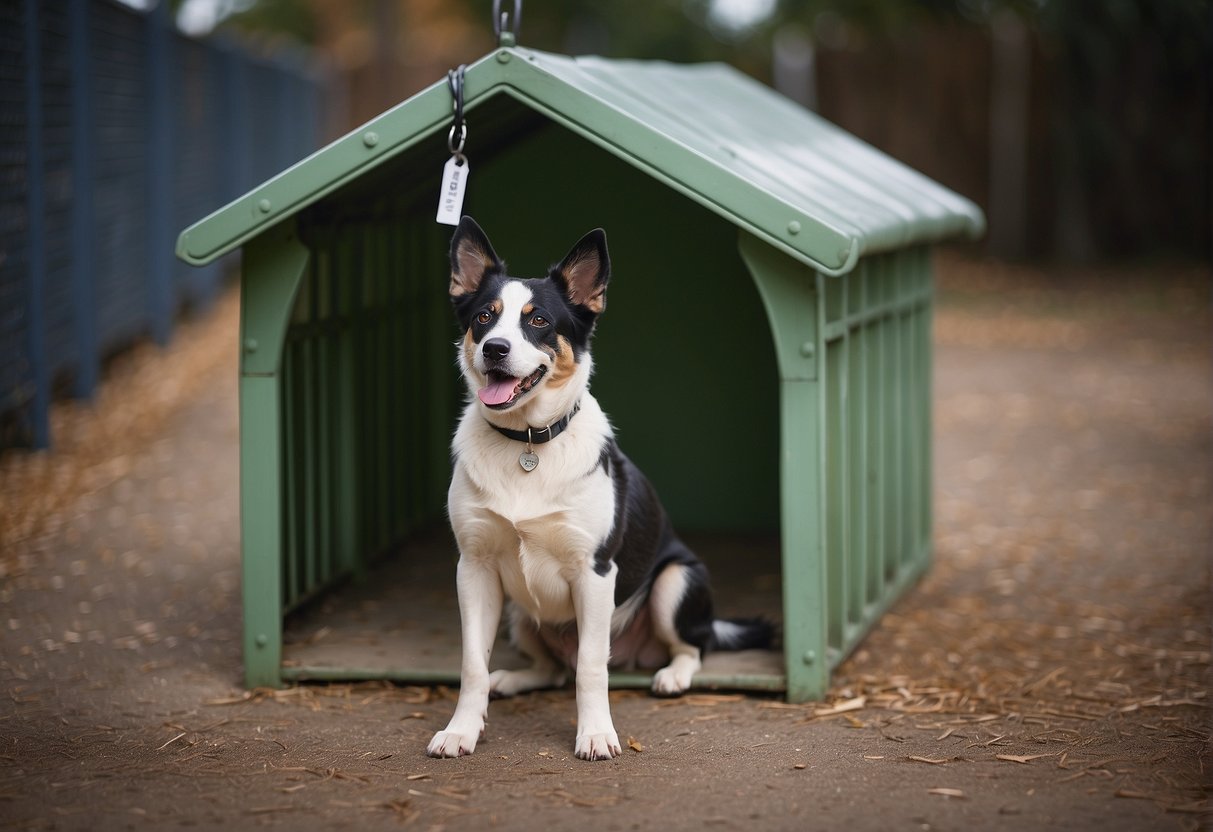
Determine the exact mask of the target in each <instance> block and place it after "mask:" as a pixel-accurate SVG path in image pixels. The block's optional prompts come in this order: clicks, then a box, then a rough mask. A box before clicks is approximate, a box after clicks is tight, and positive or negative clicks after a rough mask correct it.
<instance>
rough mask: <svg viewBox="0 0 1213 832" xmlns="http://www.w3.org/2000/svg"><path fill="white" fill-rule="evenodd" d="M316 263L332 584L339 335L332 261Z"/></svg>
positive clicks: (323, 484)
mask: <svg viewBox="0 0 1213 832" xmlns="http://www.w3.org/2000/svg"><path fill="white" fill-rule="evenodd" d="M316 263H317V267H316V270H315V274H316V294H317V295H318V296H319V299H320V304H319V317H320V319H321V321H322V322H323V323H324V327H323V332H324V335H323V336H322V337H321V339H320V342H319V344H318V351H319V356H318V360H317V366H318V373H319V382H318V384H319V388H320V412H319V414H318V418H319V448H318V449H317V451H318V454H319V463H320V466H319V469H318V471H317V475H318V477H319V483H318V486H319V495H318V502H319V510H318V511H317V520H318V526H319V528H318V533H317V539H318V540H319V543H320V546H319V563H318V564H317V568H318V570H319V571H320V574H321V575H322V576H323V577H322V580H324V581H325V582H328V581H331V580H332V579H333V578H335V577H336V569H335V568H334V565H333V539H334V533H333V513H334V511H333V457H334V441H333V440H334V431H333V396H334V394H335V393H336V392H337V385H336V383H335V379H334V378H333V352H334V349H335V346H336V345H335V341H336V339H337V337H338V336H337V333H336V332H334V331H333V329H332V324H333V320H334V318H335V314H336V312H335V309H334V304H333V275H332V272H331V270H330V269H329V261H328V258H327V257H317V258H316Z"/></svg>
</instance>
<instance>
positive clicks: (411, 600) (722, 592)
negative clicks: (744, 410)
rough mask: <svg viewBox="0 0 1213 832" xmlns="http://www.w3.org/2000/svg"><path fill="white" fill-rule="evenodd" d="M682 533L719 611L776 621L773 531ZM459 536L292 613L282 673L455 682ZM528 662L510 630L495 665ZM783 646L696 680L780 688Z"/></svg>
mask: <svg viewBox="0 0 1213 832" xmlns="http://www.w3.org/2000/svg"><path fill="white" fill-rule="evenodd" d="M683 539H684V540H686V542H687V543H688V544H689V545H690V546H691V548H692V549H694V550H695V552H696V553H697V554H698V555H699V556H700V557H701V558H702V559H703V560H704V562H705V563H706V564H707V566H708V569H709V570H710V572H711V575H712V586H713V591H714V594H715V599H716V615H717V616H718V617H721V618H731V617H753V616H756V615H763V616H766V617H768V618H770V619H772V620H773V621H776V622H778V621H779V619H780V609H781V605H780V564H779V541H778V537H777V536H776V535H773V534H772V535H742V534H692V535H683ZM456 558H457V555H456V550H455V544H454V541H453V539H452V537H451V534H450V532H449V531H448V530H446V529H445V528H440V529H437V530H435V531H432V532H428V533H425V534H423V535H419V536H416V537H414V538H412V539H411V540H409V541H408V542H407V543H406V544H404V545H403V546H402V547H400V549H399V551H398V552H395V553H393V554H392V555H391V556H389V557H386V558H384V559H383V560H382V561H380V562H379V563H377V564H376V565H374V566H372V567H371V568H370V569H369V570H368V571H367V573H366V575H365V576H364V577H363V578H360V579H355V580H352V581H350V582H349V583H348V584H346V585H345V586H343V587H341V588H339V589H338V590H336V591H334V592H332V593H329V594H327V595H325V596H323V597H322V598H320V599H318V600H317V601H315V602H313V603H312V604H310V605H308V606H306V607H305V608H304V609H303V610H301V611H300V612H298V613H295V614H293V615H291V616H290V617H288V619H287V622H286V632H285V634H284V645H283V667H282V675H283V677H284V678H287V679H294V680H351V679H391V680H395V681H410V682H425V683H440V684H454V683H457V682H458V681H459V661H460V636H459V605H458V602H457V600H456V597H455V562H456ZM522 666H525V660H524V659H523V658H522V657H521V656H520V655H519V654H518V653H517V652H515V651H514V650H513V648H511V646H510V645H509V643H508V641H507V640H506V638H505V637H504V634H502V635H500V636H499V637H498V639H497V645H496V647H495V648H494V650H493V661H492V662H491V667H493V668H499V667H504V668H515V667H522ZM651 678H652V672H651V671H648V672H615V673H613V674H612V677H611V683H612V686H614V687H648V685H649V682H650V680H651ZM785 686H786V677H785V675H784V668H783V654H782V652H780V651H779V650H742V651H738V652H716V653H711V654H709V655H708V657H707V659H706V660H705V661H704V664H703V668H702V670H700V672H699V673H698V674H697V675H696V677H695V680H694V687H697V688H713V689H721V688H733V689H751V690H782V689H783V688H784V687H785Z"/></svg>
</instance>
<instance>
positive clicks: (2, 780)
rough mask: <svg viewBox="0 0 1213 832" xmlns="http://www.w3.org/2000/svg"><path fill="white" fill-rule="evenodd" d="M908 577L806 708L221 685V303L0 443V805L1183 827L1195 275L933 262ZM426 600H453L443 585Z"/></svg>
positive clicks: (103, 815)
mask: <svg viewBox="0 0 1213 832" xmlns="http://www.w3.org/2000/svg"><path fill="white" fill-rule="evenodd" d="M939 273H940V280H939V286H940V296H939V307H938V313H937V317H936V340H937V345H938V351H937V361H936V374H935V431H936V450H935V452H936V494H935V507H936V541H937V546H936V562H935V565H934V567H933V569H932V571H931V573H930V574H929V575H928V577H927V578H926V579H925V580H924V581H922V582H921V583H920V584H919V585H918V586H916V587H914V588H913V589H912V590H911V591H910V592H909V593H908V594H907V596H906V597H905V598H904V599H903V600H902V601H901V602H900V603H899V604H898V605H896V606H895V607H894V609H893V610H892V612H891V613H890V614H888V615H887V616H886V617H885V618H884V619H883V620H882V622H881V623H880V625H879V626H878V627H877V628H876V629H875V630H874V631H873V632H872V634H871V635H870V636H869V637H868V639H867V640H866V641H865V642H864V644H863V645H862V647H861V648H860V650H859V651H858V652H857V653H856V654H855V655H854V656H852V657H851V659H850V660H848V661H847V662H846V663H845V664H844V665H843V666H842V667H841V668H840V670H839V672H838V673H837V674H836V676H835V685H834V687H833V689H832V690H831V692H830V696H829V697H828V699H827V701H825V702H823V703H815V704H809V705H803V706H799V705H798V706H790V705H787V704H785V703H783V702H781V701H780V700H778V699H777V698H772V697H762V696H754V695H750V696H741V695H735V694H730V693H711V694H706V693H696V694H692V695H689V696H686V697H684V698H682V699H679V700H656V699H651V698H649V697H648V696H646V695H643V694H641V693H637V692H619V693H615V694H613V695H612V697H613V709H614V714H615V722H616V726H617V727H618V729H619V731H620V734H621V737H622V738H624V739H625V741H626V742H627V744H628V748H627V749H625V751H624V755H623V756H622V757H620V758H619V759H617V760H614V761H611V762H601V763H584V762H580V761H578V760H576V759H574V758H573V756H572V740H573V732H574V703H573V695H572V693H571V692H570V691H555V692H550V693H542V694H536V695H528V696H524V697H521V698H518V699H515V700H507V701H501V702H496V703H494V704H493V705H492V707H491V709H490V724H489V728H488V732H487V734H486V737H485V740H484V741H483V742H482V743H481V745H480V746H479V747H478V749H477V752H476V754H475V755H474V756H473V757H470V758H464V759H460V760H431V759H428V758H427V757H426V756H425V754H424V745H425V742H426V740H427V739H428V738H429V736H430V734H431V733H432V732H433V731H434V730H436V729H437V728H440V727H442V726H443V725H444V724H445V720H446V719H447V717H448V716H449V714H450V712H451V710H452V708H453V705H454V699H453V694H452V692H451V691H449V690H446V689H442V688H421V687H394V686H390V685H385V684H378V683H372V684H358V685H312V686H305V687H298V688H291V689H287V690H284V691H255V692H252V693H249V692H245V691H243V690H242V689H241V688H240V676H241V666H240V646H239V645H240V630H239V628H240V606H239V551H238V547H239V533H238V524H237V471H236V464H237V457H236V441H237V426H236V395H235V379H236V375H235V345H236V337H235V321H236V309H235V305H234V299H233V298H232V297H231V296H230V295H229V296H228V297H226V298H225V299H224V300H222V301H221V302H220V303H219V305H218V307H217V308H216V309H215V310H214V311H213V312H212V313H210V314H208V315H207V316H205V317H204V318H203V319H202V320H200V321H199V322H197V323H194V324H190V325H187V326H185V327H184V328H183V329H182V331H181V332H180V333H179V334H178V336H177V338H176V339H175V341H174V344H173V347H172V348H171V349H169V350H166V351H158V350H155V349H152V348H143V349H141V350H138V351H136V352H135V353H132V354H129V355H127V356H125V357H123V358H122V359H120V360H119V361H118V362H116V363H115V364H114V365H113V366H111V367H110V369H109V373H108V380H107V382H106V384H105V387H104V390H103V391H102V393H101V394H100V396H99V398H98V400H97V402H96V403H94V404H93V405H92V406H82V405H72V404H67V405H62V406H60V407H58V408H57V409H56V412H55V431H56V433H55V435H56V439H57V447H56V450H55V451H54V452H53V453H50V454H46V453H43V454H24V453H20V454H19V453H10V454H9V455H7V456H6V457H5V458H4V459H3V460H0V501H2V505H3V511H0V544H2V545H3V550H2V554H0V632H2V633H3V637H2V639H0V685H2V686H3V687H2V689H3V692H4V694H5V695H4V696H3V698H2V702H3V704H0V824H2V825H3V826H5V827H12V828H18V829H72V830H75V829H79V830H109V829H150V828H166V827H177V826H182V827H199V828H204V829H211V828H226V829H246V828H258V827H262V826H268V827H281V828H292V829H296V828H298V829H313V828H315V829H320V828H326V829H328V828H385V829H391V828H397V827H401V826H411V827H413V828H418V829H469V828H476V829H481V828H500V829H503V830H514V829H518V830H521V829H534V828H540V827H548V828H567V827H570V826H572V825H574V824H579V825H584V824H593V825H594V826H595V827H596V828H601V829H621V830H622V829H646V828H650V827H653V826H657V825H658V824H660V825H661V826H662V827H664V828H669V829H683V828H695V829H700V828H721V829H734V828H755V827H757V828H763V829H810V828H820V829H839V828H848V829H854V830H869V829H871V830H878V829H879V830H885V829H921V830H929V829H964V830H970V829H1007V830H1010V829H1024V828H1048V829H1099V830H1101V832H1110V830H1138V829H1160V830H1166V829H1196V828H1201V827H1202V826H1203V825H1207V824H1208V822H1209V818H1210V815H1209V810H1210V805H1209V802H1208V791H1207V789H1208V786H1209V781H1210V774H1209V768H1210V766H1213V757H1211V756H1210V752H1209V739H1210V729H1211V723H1213V719H1211V716H1210V710H1209V706H1210V702H1209V698H1208V692H1209V687H1210V649H1211V634H1210V621H1211V611H1213V610H1211V607H1213V604H1211V601H1210V553H1211V542H1213V512H1211V511H1210V506H1211V505H1213V500H1211V498H1213V336H1211V332H1213V321H1211V319H1210V284H1209V277H1208V273H1207V266H1205V265H1186V266H1184V265H1181V266H1176V265H1173V264H1172V265H1155V266H1148V267H1147V266H1142V267H1135V268H1121V269H1117V270H1107V269H1085V270H1068V271H1067V270H1056V269H1054V270H1037V269H1031V268H1023V267H1014V268H1012V267H1008V266H1002V265H998V264H990V263H985V262H981V261H976V260H971V259H966V258H963V257H960V256H957V255H946V256H941V257H940V259H939ZM452 591H453V590H452Z"/></svg>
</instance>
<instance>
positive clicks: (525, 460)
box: [518, 425, 539, 474]
mask: <svg viewBox="0 0 1213 832" xmlns="http://www.w3.org/2000/svg"><path fill="white" fill-rule="evenodd" d="M518 464H519V465H521V466H522V470H523V471H526V472H527V473H528V474H529V473H530V472H531V471H534V470H535V469H536V468H538V467H539V454H537V453H535V450H534V447H533V446H532V445H531V428H530V426H529V425H528V426H527V429H526V450H525V451H523V452H522V453H520V454H518Z"/></svg>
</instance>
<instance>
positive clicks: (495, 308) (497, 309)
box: [489, 298, 505, 315]
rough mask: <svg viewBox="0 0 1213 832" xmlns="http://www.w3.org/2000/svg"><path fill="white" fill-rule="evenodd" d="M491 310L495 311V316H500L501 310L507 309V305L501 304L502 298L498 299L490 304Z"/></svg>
mask: <svg viewBox="0 0 1213 832" xmlns="http://www.w3.org/2000/svg"><path fill="white" fill-rule="evenodd" d="M489 309H492V310H493V314H494V315H500V314H501V310H502V309H505V304H504V303H502V302H501V298H497V299H496V300H495V301H493V302H492V303H490V304H489Z"/></svg>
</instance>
